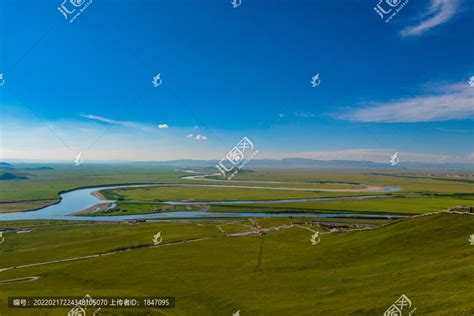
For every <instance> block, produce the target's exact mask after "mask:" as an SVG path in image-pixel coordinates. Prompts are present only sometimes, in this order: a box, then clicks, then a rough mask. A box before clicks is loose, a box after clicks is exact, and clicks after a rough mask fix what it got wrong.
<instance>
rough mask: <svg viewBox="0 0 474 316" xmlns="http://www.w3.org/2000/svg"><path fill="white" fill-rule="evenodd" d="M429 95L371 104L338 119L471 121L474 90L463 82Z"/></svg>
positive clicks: (344, 114)
mask: <svg viewBox="0 0 474 316" xmlns="http://www.w3.org/2000/svg"><path fill="white" fill-rule="evenodd" d="M432 90H437V91H435V92H438V93H434V92H432V93H431V94H425V95H420V96H415V97H412V98H407V99H402V100H395V101H389V102H384V103H372V104H369V105H367V106H365V107H363V108H359V109H355V110H350V111H348V112H346V113H339V114H337V115H336V117H337V118H339V119H343V120H351V121H359V122H385V123H396V122H432V121H448V120H460V119H473V118H474V89H470V88H469V86H468V85H467V84H466V83H458V84H450V85H445V86H441V88H440V86H438V88H435V87H432Z"/></svg>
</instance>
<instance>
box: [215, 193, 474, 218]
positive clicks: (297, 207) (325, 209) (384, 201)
mask: <svg viewBox="0 0 474 316" xmlns="http://www.w3.org/2000/svg"><path fill="white" fill-rule="evenodd" d="M454 206H468V207H474V197H465V198H454V197H451V196H433V197H431V196H428V197H410V198H404V197H393V198H380V199H363V200H358V199H350V200H335V201H318V202H305V203H286V204H284V203H279V204H245V205H232V206H230V205H225V206H224V205H211V207H210V209H209V211H210V212H249V211H250V212H272V213H281V212H282V213H298V212H311V213H333V212H337V213H340V212H357V213H402V214H419V213H431V212H438V211H442V210H446V209H448V208H451V207H454Z"/></svg>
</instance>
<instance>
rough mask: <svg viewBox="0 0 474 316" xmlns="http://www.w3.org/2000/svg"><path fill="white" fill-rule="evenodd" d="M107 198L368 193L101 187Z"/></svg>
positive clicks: (222, 198) (251, 197)
mask: <svg viewBox="0 0 474 316" xmlns="http://www.w3.org/2000/svg"><path fill="white" fill-rule="evenodd" d="M101 193H102V194H103V195H104V196H105V197H106V198H108V199H119V200H125V201H127V200H134V201H160V202H161V201H178V200H186V201H232V200H278V199H297V198H317V197H337V196H348V195H351V196H352V195H354V196H355V195H367V194H366V193H360V192H359V193H358V192H351V193H347V192H304V191H281V190H267V189H250V188H246V189H236V188H219V187H147V188H127V189H114V190H102V191H101Z"/></svg>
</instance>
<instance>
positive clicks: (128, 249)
mask: <svg viewBox="0 0 474 316" xmlns="http://www.w3.org/2000/svg"><path fill="white" fill-rule="evenodd" d="M211 238H213V237H204V238H193V239H186V240H178V241H173V242H169V243H165V244H160V245H157V246H153V245H150V246H145V247H136V246H134V247H126V248H123V249H120V250H116V251H111V252H104V253H99V254H95V255H89V256H81V257H75V258H67V259H58V260H51V261H45V262H38V263H31V264H25V265H19V266H11V267H7V268H2V269H0V272H4V271H8V270H13V269H23V268H30V267H37V266H44V265H49V264H55V263H63V262H71V261H80V260H87V259H93V258H99V257H104V256H109V255H114V254H117V253H120V252H124V251H130V250H136V249H146V248H158V247H165V246H171V245H177V244H183V243H188V242H195V241H202V240H207V239H211Z"/></svg>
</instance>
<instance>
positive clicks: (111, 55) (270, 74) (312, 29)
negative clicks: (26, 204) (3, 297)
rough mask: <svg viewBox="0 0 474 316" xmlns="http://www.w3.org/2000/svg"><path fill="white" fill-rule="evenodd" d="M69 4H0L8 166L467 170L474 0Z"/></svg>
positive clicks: (473, 142)
mask: <svg viewBox="0 0 474 316" xmlns="http://www.w3.org/2000/svg"><path fill="white" fill-rule="evenodd" d="M68 1H69V0H68ZM384 1H385V0H384ZM61 2H62V1H56V0H54V1H53V0H51V1H50V0H44V1H33V0H30V1H14V0H5V1H2V4H1V7H2V8H1V10H0V18H1V19H0V21H1V22H0V23H1V26H2V27H1V28H0V35H1V39H2V41H1V44H0V45H1V46H0V73H3V76H4V79H5V83H4V84H3V85H2V86H0V106H1V123H2V127H1V129H0V132H1V134H2V135H1V138H0V140H1V147H2V151H1V153H0V155H1V159H2V160H8V159H22V160H71V159H73V156H74V155H75V154H76V153H77V152H83V153H84V156H85V158H86V159H89V160H170V159H220V158H221V157H222V156H223V155H225V153H226V152H227V151H228V150H229V149H231V148H232V147H233V146H234V145H235V143H237V142H238V141H239V140H240V139H241V138H242V137H244V136H247V137H249V138H250V139H252V140H253V142H254V143H255V144H256V146H257V147H258V148H259V151H260V153H259V156H258V158H284V157H306V158H317V159H353V160H359V159H368V160H373V161H382V162H385V161H387V162H388V159H389V158H390V157H389V156H390V154H391V153H393V152H394V151H398V152H400V158H401V160H405V161H433V162H443V161H458V162H472V161H474V122H473V119H474V101H473V100H474V88H470V87H469V85H468V80H469V77H470V76H472V75H474V62H473V59H472V56H474V35H473V33H472V20H473V17H474V4H473V3H472V1H471V2H470V1H467V0H419V1H414V0H410V1H408V3H407V4H406V5H405V6H404V7H403V8H402V9H401V10H400V12H399V13H398V14H397V15H396V16H394V17H393V19H392V20H391V21H390V22H389V23H385V22H384V21H383V20H382V19H381V18H380V16H378V15H377V13H376V12H375V11H374V9H373V7H374V6H376V5H377V3H378V0H374V1H367V0H360V1H359V0H341V1H332V0H326V1H323V0H312V1H307V0H300V1H290V0H284V1H278V0H242V2H241V5H240V6H239V7H238V8H235V9H233V8H232V5H231V2H230V1H227V0H200V1H197V0H193V1H191V0H189V1H185V0H178V1H171V0H166V1H159V0H156V1H151V0H150V1H138V0H135V1H125V0H115V1H105V0H101V1H98V0H95V1H92V3H91V4H90V5H89V7H87V8H86V9H85V10H84V12H83V13H82V14H81V15H80V16H78V17H77V19H76V20H75V21H74V22H73V23H68V21H67V20H66V19H65V18H64V17H63V16H62V15H61V13H60V12H59V11H58V9H57V7H58V6H59V5H61ZM86 2H87V1H86ZM157 73H160V74H161V79H162V80H163V81H162V84H161V85H160V86H158V87H156V88H154V87H153V85H152V77H153V76H155V75H156V74H157ZM316 73H319V74H320V78H321V84H320V85H318V86H317V87H315V88H313V87H312V86H311V83H310V80H311V77H312V76H313V75H315V74H316ZM159 124H161V125H162V127H165V124H166V125H167V128H159V127H158V125H159ZM191 134H192V137H191V136H190V135H191ZM197 135H200V136H198V137H197V139H196V136H197ZM187 136H189V137H187Z"/></svg>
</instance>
